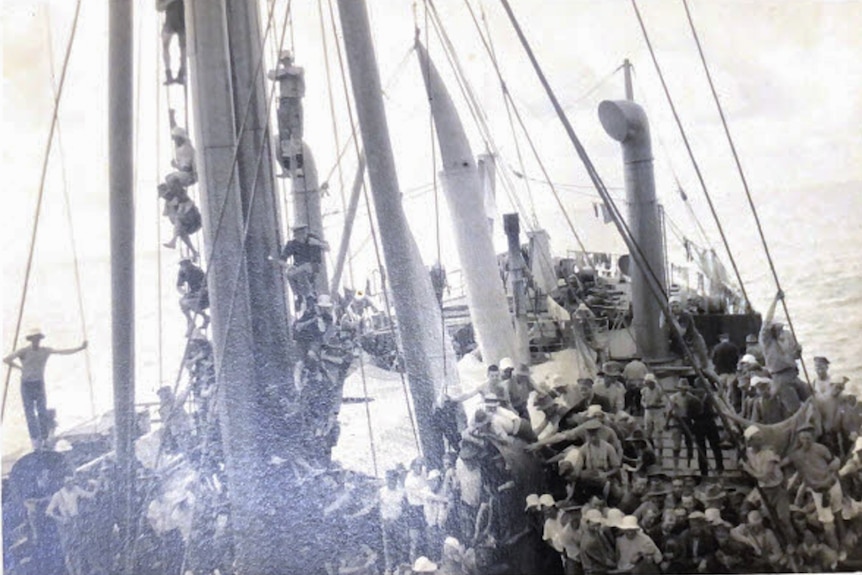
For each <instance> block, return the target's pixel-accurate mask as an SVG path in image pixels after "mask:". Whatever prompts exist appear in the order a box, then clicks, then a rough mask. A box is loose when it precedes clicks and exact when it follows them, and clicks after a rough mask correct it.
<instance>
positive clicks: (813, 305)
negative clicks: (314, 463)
mask: <svg viewBox="0 0 862 575" xmlns="http://www.w3.org/2000/svg"><path fill="white" fill-rule="evenodd" d="M860 192H862V182H848V183H839V184H830V185H828V186H823V187H822V188H808V189H800V190H793V191H783V192H782V191H776V193H773V194H770V195H768V196H766V197H762V198H760V200H761V201H760V203H759V205H758V208H759V209H760V216H761V219H762V221H763V223H764V230H765V232H766V233H767V238H768V239H769V240H770V243H769V246H770V249H771V252H772V258H773V260H774V262H775V265H776V268H777V270H778V272H779V276H780V279H781V282H782V285H783V288H784V291H785V293H786V301H787V304H788V306H789V309H790V312H791V314H792V320H793V324H794V326H795V328H796V332H797V336H798V339H799V341H800V342H801V344H802V346H803V350H804V352H803V356H804V359H805V362H806V365H807V367H808V370H809V372H810V373H812V375H813V361H812V358H813V357H814V356H816V355H824V356H827V357H828V358H829V359H830V360H831V363H832V366H831V370H832V372H833V374H836V375H846V376H847V377H849V378H850V382H849V384H848V391H849V392H852V393H857V394H858V393H860V392H862V382H860V378H862V340H860V335H859V334H860V333H862V257H860V249H859V243H860V241H862V232H860V231H859V230H860V227H859V223H858V222H857V221H856V218H857V217H860V216H862V193H860ZM550 232H551V235H552V238H554V237H555V236H556V238H560V237H564V235H565V232H564V231H563V230H562V229H550ZM727 232H728V234H729V236H730V239H731V243H732V244H733V245H734V246H737V248H738V249H736V250H735V252H736V256H737V258H738V263H739V266H740V269H741V271H742V274H743V276H744V278H745V280H746V286H747V288H748V291H749V294H750V297H751V299H752V301H753V303H754V305H755V307H756V308H757V309H758V310H759V311H761V312H765V310H766V308H767V306H768V304H769V301H770V298H771V297H772V295H773V294H774V293H775V284H774V281H773V279H772V275H771V273H770V271H769V268H768V265H767V263H766V259H765V255H764V253H763V250H762V247H761V246H760V243H759V238H758V236H757V233H756V230H755V229H754V227H753V226H751V225H746V226H741V225H738V224H736V223H735V222H733V221H731V222H730V224H729V225H728V226H727ZM50 238H51V241H61V242H62V241H67V240H66V238H64V237H60V236H50ZM555 245H559V240H558V241H557V242H556V244H555ZM140 248H141V249H140V250H139V253H140V255H139V256H138V260H137V263H136V266H137V271H136V273H137V282H136V294H135V297H136V309H137V315H136V320H135V321H136V358H135V373H136V395H137V400H138V401H141V402H155V401H156V400H157V398H156V394H155V391H156V390H157V389H158V388H159V387H160V386H161V385H172V384H173V383H174V381H175V380H176V378H177V377H178V369H179V365H180V355H181V352H182V346H183V335H184V331H185V322H184V319H183V318H182V315H181V314H180V312H179V308H178V297H179V294H178V293H177V291H176V289H175V287H174V283H175V278H176V276H175V273H176V267H175V266H176V264H175V261H176V258H175V257H174V256H173V254H170V253H169V252H167V251H166V250H162V251H161V252H158V251H157V250H156V249H155V247H154V245H153V244H152V243H150V245H149V246H140ZM23 267H24V266H23V263H22V262H8V263H7V264H6V269H5V270H4V279H5V282H4V284H5V285H4V287H5V290H4V295H5V297H4V300H3V301H4V305H3V307H4V317H3V339H2V341H3V342H4V345H7V346H9V349H11V347H12V339H13V335H14V330H15V324H16V320H17V311H18V308H17V304H18V298H19V294H20V286H21V278H22V277H23ZM75 267H76V266H75V264H74V262H72V261H69V260H62V261H61V260H56V261H49V262H48V263H47V265H45V264H44V263H43V265H36V266H34V270H33V277H32V281H31V284H30V287H29V293H28V302H31V303H29V304H28V307H27V308H26V309H25V316H24V319H25V321H24V325H23V331H26V330H27V329H28V328H29V327H31V326H33V325H38V326H41V327H42V328H43V329H44V330H45V332H46V333H47V336H48V337H47V338H46V340H45V342H44V343H45V345H48V346H52V347H57V348H66V347H73V346H76V345H78V344H79V343H80V342H81V340H82V339H83V338H84V337H85V334H86V337H87V338H88V340H89V348H88V350H87V351H86V352H84V353H80V354H77V355H73V356H55V357H52V358H51V359H50V361H49V363H48V368H47V376H46V379H47V389H48V402H49V406H50V407H53V408H55V409H56V410H57V418H58V422H59V425H60V428H61V429H65V428H69V427H72V426H74V425H77V424H80V423H82V422H85V421H87V420H88V419H90V418H91V417H93V416H97V415H100V414H104V413H105V412H107V411H108V410H110V409H111V408H112V393H111V342H110V325H111V324H110V280H109V271H110V264H109V262H108V261H107V259H105V258H97V259H83V260H81V261H80V262H78V268H79V271H80V274H79V275H80V285H81V294H82V296H81V302H82V303H83V305H79V303H78V298H77V296H76V294H77V292H78V290H77V288H76V279H75ZM357 273H358V272H357ZM160 274H161V275H160ZM23 343H25V342H24V340H23V333H22V334H21V337H20V338H19V341H18V342H17V344H18V345H19V346H20V345H23ZM363 367H364V369H363V370H358V369H357V370H356V371H354V372H353V373H352V374H351V376H350V377H349V378H348V380H347V382H346V384H345V389H344V395H345V397H346V398H347V401H346V402H345V403H344V405H343V408H342V411H341V417H340V423H341V438H340V441H339V444H338V446H337V447H336V449H335V451H334V456H335V459H336V460H337V461H339V462H341V464H342V465H344V466H345V467H348V468H350V469H355V470H358V471H363V472H367V473H371V474H376V475H378V476H382V473H383V470H385V469H386V468H390V467H392V466H394V465H395V464H396V463H399V462H400V463H404V464H405V465H406V464H407V463H409V460H410V459H411V458H412V457H414V456H415V455H416V454H417V453H418V451H417V442H416V439H415V435H414V432H413V427H412V426H411V424H410V419H409V410H408V402H409V399H408V394H407V390H406V388H405V382H404V381H403V380H402V378H401V377H400V376H399V374H397V373H393V372H388V371H384V370H381V369H379V368H377V367H374V366H373V365H371V364H370V363H369V362H367V361H366V362H365V363H364V366H363ZM363 373H364V377H363V375H362V374H363ZM7 384H8V386H7V391H8V394H7V396H6V407H5V412H4V416H3V421H2V453H3V457H4V461H5V462H6V465H8V463H9V462H10V461H12V460H14V457H15V456H18V455H20V454H21V453H23V452H24V450H26V449H27V448H28V445H29V441H28V436H27V431H26V425H25V421H24V415H23V412H22V409H21V400H20V395H19V390H18V387H19V384H18V376H17V373H15V374H12V376H11V378H9V379H8V380H7ZM467 386H468V387H469V384H468V385H467ZM5 470H6V471H8V467H7V468H6V469H5Z"/></svg>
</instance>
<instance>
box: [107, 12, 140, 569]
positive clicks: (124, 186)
mask: <svg viewBox="0 0 862 575" xmlns="http://www.w3.org/2000/svg"><path fill="white" fill-rule="evenodd" d="M132 16H133V8H132V0H112V1H111V2H110V4H109V7H108V18H109V40H108V75H109V76H108V154H109V156H108V157H109V166H110V169H109V190H110V199H109V206H110V226H111V318H112V319H111V334H112V335H111V337H112V357H113V383H114V449H115V452H116V454H117V477H116V479H117V501H118V504H119V509H118V514H117V518H118V522H119V528H120V541H121V544H122V545H123V557H127V558H128V557H131V553H129V552H128V547H127V546H128V545H129V544H130V542H131V536H132V530H133V527H134V525H133V523H132V501H133V493H134V481H135V468H134V465H133V462H134V458H135V453H134V443H133V442H134V431H135V369H134V358H135V339H134V336H135V257H134V256H135V252H134V249H135V205H134V175H133V174H134V168H133V163H134V154H133V150H134V145H133V139H134V130H133V122H132V106H133V102H134V97H133V92H132V85H133V82H132V54H133V42H134V34H133V26H132ZM131 569H132V562H131V561H130V560H127V561H125V562H124V565H123V566H122V570H123V572H124V573H131Z"/></svg>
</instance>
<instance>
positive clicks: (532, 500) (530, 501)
mask: <svg viewBox="0 0 862 575" xmlns="http://www.w3.org/2000/svg"><path fill="white" fill-rule="evenodd" d="M526 503H527V506H526V507H524V510H525V511H526V510H527V509H532V508H533V507H538V506H539V496H538V495H536V494H535V493H530V494H529V495H527V501H526Z"/></svg>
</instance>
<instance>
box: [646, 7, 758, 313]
mask: <svg viewBox="0 0 862 575" xmlns="http://www.w3.org/2000/svg"><path fill="white" fill-rule="evenodd" d="M631 4H632V7H633V8H634V11H635V15H636V16H637V19H638V23H639V24H640V29H641V32H642V33H643V37H644V40H645V41H646V45H647V48H648V49H649V53H650V56H651V57H652V61H653V65H654V66H655V69H656V72H657V73H658V77H659V80H660V81H661V85H662V88H663V89H664V94H665V97H666V98H667V102H668V105H669V106H670V109H671V112H672V113H673V117H674V120H675V121H676V125H677V128H679V133H680V135H681V136H682V140H683V143H684V144H685V149H686V150H687V151H688V156H689V158H690V159H691V163H692V166H693V167H694V171H695V173H696V174H697V179H698V181H699V182H700V187H701V189H702V190H703V195H704V197H705V198H706V201H707V204H709V210H710V212H712V217H713V219H714V220H715V225H716V227H717V228H718V233H719V235H721V241H722V243H723V244H724V249H725V251H727V257H728V258H729V259H730V265H731V266H732V267H733V272H734V274H735V275H736V281H738V282H739V289H740V290H741V291H742V297H743V298H744V299H745V306H746V308H747V309H751V300H750V299H749V298H748V292H747V291H746V290H745V284H744V283H743V281H742V276H741V275H740V273H739V268H738V267H737V265H736V259H735V258H734V257H733V252H732V251H731V250H730V244H729V243H728V241H727V236H726V235H725V233H724V228H723V227H722V225H721V220H720V219H719V217H718V212H716V211H715V205H713V203H712V198H711V197H710V194H709V190H708V189H707V187H706V182H705V181H704V179H703V174H702V173H701V171H700V166H699V165H698V163H697V161H696V160H695V158H694V152H693V151H692V149H691V145H690V144H689V142H688V136H686V133H685V129H683V127H682V121H681V120H680V118H679V114H677V111H676V106H675V105H674V103H673V99H672V98H671V96H670V90H669V89H668V86H667V83H666V82H665V80H664V74H663V73H662V71H661V67H660V66H659V63H658V59H657V58H656V55H655V51H654V50H653V47H652V42H650V39H649V34H647V30H646V25H645V24H644V21H643V18H642V17H641V13H640V10H639V9H638V5H637V0H631Z"/></svg>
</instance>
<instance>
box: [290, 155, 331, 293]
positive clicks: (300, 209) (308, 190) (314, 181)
mask: <svg viewBox="0 0 862 575" xmlns="http://www.w3.org/2000/svg"><path fill="white" fill-rule="evenodd" d="M301 145H302V161H303V167H302V174H303V175H296V174H294V175H293V183H292V186H291V189H292V195H293V225H294V226H301V225H302V226H308V231H309V232H310V233H312V234H314V236H315V237H317V238H320V239H321V240H323V239H324V236H323V214H322V213H321V209H320V185H319V183H318V178H317V165H316V164H315V163H314V155H313V154H312V153H311V148H309V147H308V144H306V143H305V142H301ZM314 289H315V291H316V292H317V293H318V294H325V293H329V282H328V281H327V274H326V266H325V265H321V266H320V271H319V272H318V273H317V274H315V278H314Z"/></svg>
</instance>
